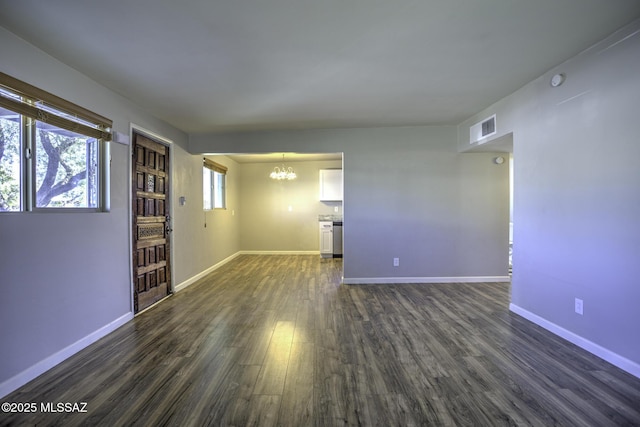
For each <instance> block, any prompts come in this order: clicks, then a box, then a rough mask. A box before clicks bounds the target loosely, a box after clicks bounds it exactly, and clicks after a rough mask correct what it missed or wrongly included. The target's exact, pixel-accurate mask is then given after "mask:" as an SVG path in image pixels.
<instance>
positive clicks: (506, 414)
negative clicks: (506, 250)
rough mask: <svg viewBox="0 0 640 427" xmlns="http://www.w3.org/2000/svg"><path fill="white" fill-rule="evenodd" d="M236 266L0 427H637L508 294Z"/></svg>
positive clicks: (604, 380) (633, 410)
mask: <svg viewBox="0 0 640 427" xmlns="http://www.w3.org/2000/svg"><path fill="white" fill-rule="evenodd" d="M341 269H342V261H341V260H321V259H320V258H319V257H316V256H256V255H252V256H249V255H245V256H241V257H238V258H236V259H235V260H233V261H232V262H230V263H228V264H226V265H225V266H223V267H222V268H220V269H218V270H216V271H215V272H213V273H212V274H210V275H209V276H207V277H206V278H204V279H203V280H201V281H200V282H199V283H197V284H194V285H192V286H190V287H189V288H187V289H185V290H184V291H182V292H179V293H178V294H176V295H175V296H173V297H171V298H169V299H167V300H166V301H164V302H162V303H160V304H159V305H158V306H156V307H154V308H153V309H151V310H149V311H147V312H145V313H143V314H142V315H140V316H138V317H136V318H135V319H134V320H133V321H131V322H129V323H127V324H126V325H124V326H122V327H121V328H120V329H118V330H117V331H115V332H113V333H112V334H110V335H109V336H107V337H105V338H103V339H102V340H100V341H98V342H96V343H95V344H93V345H92V346H90V347H88V348H87V349H85V350H83V351H82V352H80V353H78V354H76V355H75V356H73V357H72V358H70V359H68V360H67V361H65V362H63V363H62V364H60V365H58V366H57V367H55V368H54V369H52V370H50V371H49V372H47V373H45V374H44V375H42V376H40V377H39V378H37V379H35V380H34V381H32V382H30V383H29V384H27V385H26V386H24V387H22V388H21V389H19V390H17V391H16V392H14V393H12V394H11V395H9V396H7V397H5V398H4V399H2V401H4V402H36V403H37V404H38V406H40V404H41V403H43V402H44V403H46V402H54V403H57V402H86V403H87V408H86V409H87V412H86V413H42V412H41V411H38V412H37V413H34V414H6V413H0V425H60V426H77V425H105V426H121V425H145V426H161V425H171V426H174V425H175V426H201V425H211V426H245V425H251V426H276V425H277V426H339V425H364V426H412V425H430V426H440V425H442V426H458V425H461V426H462V425H470V426H496V425H534V426H551V425H562V426H573V425H575V426H623V425H640V379H637V378H635V377H633V376H631V375H629V374H627V373H625V372H623V371H621V370H619V369H617V368H615V367H613V366H612V365H610V364H608V363H606V362H604V361H602V360H601V359H598V358H597V357H595V356H593V355H591V354H589V353H587V352H585V351H583V350H581V349H579V348H577V347H575V346H573V345H572V344H569V343H567V342H566V341H563V340H562V339H560V338H558V337H556V336H554V335H552V334H550V333H549V332H547V331H545V330H543V329H541V328H539V327H537V326H535V325H533V324H532V323H530V322H528V321H527V320H525V319H523V318H521V317H519V316H517V315H515V314H513V313H510V312H509V311H508V303H509V285H508V284H496V283H480V284H479V283H474V284H442V285H440V284H433V285H431V284H430V285H425V284H421V285H411V284H402V285H340V275H341Z"/></svg>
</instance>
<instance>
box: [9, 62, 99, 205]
mask: <svg viewBox="0 0 640 427" xmlns="http://www.w3.org/2000/svg"><path fill="white" fill-rule="evenodd" d="M110 127H111V121H110V120H108V119H105V118H103V117H101V116H98V115H96V114H94V113H92V112H90V111H87V110H85V109H83V108H81V107H78V106H76V105H74V104H71V103H69V102H68V101H65V100H63V99H61V98H58V97H56V96H55V95H52V94H49V93H47V92H44V91H42V90H40V89H37V88H35V87H33V86H30V85H28V84H26V83H24V82H21V81H19V80H16V79H14V78H13V77H10V76H8V75H6V74H4V73H0V212H2V211H5V212H6V211H30V210H35V209H50V208H76V209H92V210H100V209H104V208H105V205H106V194H105V186H104V184H103V180H104V179H105V174H106V173H105V172H106V171H105V169H106V168H105V158H106V146H105V141H108V140H110V139H111V134H110Z"/></svg>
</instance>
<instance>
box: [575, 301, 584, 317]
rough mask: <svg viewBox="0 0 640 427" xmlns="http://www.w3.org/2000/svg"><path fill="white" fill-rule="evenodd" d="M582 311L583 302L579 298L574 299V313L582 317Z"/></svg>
mask: <svg viewBox="0 0 640 427" xmlns="http://www.w3.org/2000/svg"><path fill="white" fill-rule="evenodd" d="M583 309H584V301H582V300H581V299H580V298H576V304H575V310H576V313H578V314H580V315H582V313H583Z"/></svg>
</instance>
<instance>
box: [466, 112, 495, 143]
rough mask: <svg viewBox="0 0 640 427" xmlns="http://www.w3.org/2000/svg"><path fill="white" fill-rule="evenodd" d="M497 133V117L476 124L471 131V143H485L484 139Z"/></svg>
mask: <svg viewBox="0 0 640 427" xmlns="http://www.w3.org/2000/svg"><path fill="white" fill-rule="evenodd" d="M495 133H496V115H495V114H494V115H493V116H491V117H489V118H488V119H486V120H483V121H481V122H480V123H476V124H475V125H473V126H471V128H470V129H469V143H470V144H475V143H483V142H485V141H482V140H483V139H485V138H487V137H489V136H491V135H494V134H495Z"/></svg>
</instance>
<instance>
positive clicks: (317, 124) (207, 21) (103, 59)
mask: <svg viewBox="0 0 640 427" xmlns="http://www.w3.org/2000/svg"><path fill="white" fill-rule="evenodd" d="M638 17H640V1H637V0H528V1H527V0H393V1H389V0H182V1H173V0H135V1H132V0H109V1H86V0H55V1H42V0H20V1H16V0H0V25H2V26H4V27H5V28H7V29H8V30H10V31H12V32H14V33H15V34H17V35H18V36H20V37H22V38H24V39H25V40H27V41H29V42H30V43H32V44H34V45H36V46H38V47H39V48H41V49H43V50H44V51H46V52H48V53H49V54H50V55H52V56H54V57H56V58H58V59H60V60H61V61H62V62H64V63H66V64H68V65H70V66H71V67H73V68H75V69H77V70H79V71H81V72H83V73H84V74H86V75H88V76H90V77H92V78H93V79H94V80H96V81H97V82H99V83H101V84H103V85H104V86H107V87H109V88H111V89H112V90H114V91H116V92H118V93H120V94H121V95H123V96H125V97H127V98H129V99H131V100H132V101H133V102H135V103H137V104H139V105H142V106H144V107H145V108H146V109H147V110H149V111H150V112H151V113H153V114H154V115H156V116H157V117H160V118H162V119H164V120H166V121H167V122H169V123H171V124H173V125H175V126H176V127H178V128H180V129H182V130H184V131H186V132H212V131H230V130H265V129H299V128H326V127H334V128H337V127H366V126H398V125H430V124H457V123H459V122H461V121H462V120H464V119H466V118H468V117H469V116H471V115H473V114H474V113H476V112H478V111H479V110H481V109H483V108H485V107H486V106H488V105H490V104H491V103H493V102H495V101H497V100H499V99H500V98H502V97H504V96H506V95H508V94H509V93H511V92H513V91H514V90H516V89H518V88H519V87H521V86H523V85H524V84H526V83H527V82H529V81H531V80H533V79H534V78H536V77H538V76H539V75H541V74H542V73H544V72H545V71H547V70H549V69H550V68H552V67H554V66H556V65H558V64H559V63H561V62H563V61H564V60H566V59H568V58H569V57H571V56H573V55H575V54H577V53H579V52H580V51H581V50H583V49H585V48H587V47H589V46H591V45H592V44H594V43H595V42H597V41H599V40H600V39H602V38H604V37H605V36H607V35H609V34H610V33H612V32H613V31H615V30H616V29H618V28H619V27H621V26H623V25H624V24H626V23H629V22H631V21H632V20H634V19H635V18H638ZM0 68H1V63H0ZM17 77H19V76H17Z"/></svg>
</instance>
